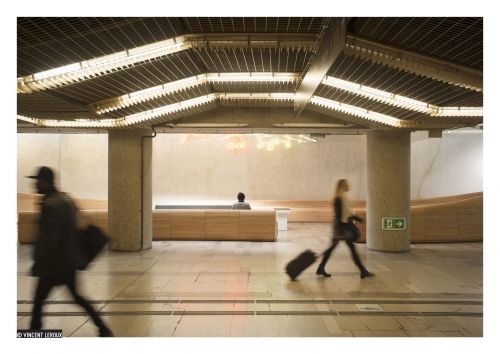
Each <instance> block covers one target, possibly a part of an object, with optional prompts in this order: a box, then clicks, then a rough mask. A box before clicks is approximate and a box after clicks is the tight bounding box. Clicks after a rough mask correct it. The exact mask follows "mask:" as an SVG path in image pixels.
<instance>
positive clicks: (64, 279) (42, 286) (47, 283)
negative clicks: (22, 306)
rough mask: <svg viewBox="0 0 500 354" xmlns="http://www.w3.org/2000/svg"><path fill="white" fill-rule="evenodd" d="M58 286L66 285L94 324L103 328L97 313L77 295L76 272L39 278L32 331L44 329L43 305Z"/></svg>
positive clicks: (32, 318)
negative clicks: (51, 291)
mask: <svg viewBox="0 0 500 354" xmlns="http://www.w3.org/2000/svg"><path fill="white" fill-rule="evenodd" d="M57 285H66V286H67V287H68V289H69V291H70V292H71V295H73V297H74V298H75V301H76V302H77V304H78V305H80V306H81V307H83V308H84V309H85V310H86V311H87V312H88V314H89V315H90V317H91V318H92V320H93V321H94V324H95V325H96V326H97V327H99V328H102V327H103V323H102V321H101V319H100V318H99V316H98V315H97V312H95V310H94V309H93V308H92V306H90V304H89V303H88V302H87V300H85V299H84V298H83V297H81V296H80V295H78V294H77V293H76V286H75V271H72V272H70V273H67V274H63V275H57V276H53V275H48V276H43V277H40V278H39V280H38V286H37V287H36V293H35V304H34V305H33V312H32V317H31V325H30V329H41V328H42V303H43V301H44V300H45V299H46V298H47V295H49V292H50V290H52V288H53V287H54V286H57Z"/></svg>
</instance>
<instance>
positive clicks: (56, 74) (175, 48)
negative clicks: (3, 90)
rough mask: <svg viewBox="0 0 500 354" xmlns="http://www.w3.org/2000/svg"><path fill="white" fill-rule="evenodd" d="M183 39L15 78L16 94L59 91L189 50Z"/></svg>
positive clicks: (168, 40)
mask: <svg viewBox="0 0 500 354" xmlns="http://www.w3.org/2000/svg"><path fill="white" fill-rule="evenodd" d="M183 38H184V37H176V38H175V39H167V40H165V41H161V42H157V43H154V44H149V45H145V46H141V47H138V48H134V49H130V50H126V51H122V52H119V53H114V54H111V55H106V56H103V57H99V58H96V59H91V60H87V61H82V62H79V63H74V64H71V65H66V66H63V67H60V68H56V69H51V70H47V71H43V72H40V73H36V74H34V75H30V76H25V77H22V78H18V80H17V81H18V82H17V86H18V92H25V93H29V91H28V90H26V88H24V89H23V86H27V87H28V88H29V89H30V90H32V91H40V90H45V89H47V88H54V87H58V86H61V85H65V84H68V83H72V82H75V81H79V80H83V79H85V78H86V77H90V76H97V75H101V74H102V73H105V72H106V71H112V70H116V69H119V68H122V67H126V66H128V65H133V64H135V63H138V62H141V61H144V60H148V59H153V58H157V57H159V56H162V55H167V54H171V53H175V52H179V51H181V50H185V49H188V48H191V45H190V44H185V43H184V42H183Z"/></svg>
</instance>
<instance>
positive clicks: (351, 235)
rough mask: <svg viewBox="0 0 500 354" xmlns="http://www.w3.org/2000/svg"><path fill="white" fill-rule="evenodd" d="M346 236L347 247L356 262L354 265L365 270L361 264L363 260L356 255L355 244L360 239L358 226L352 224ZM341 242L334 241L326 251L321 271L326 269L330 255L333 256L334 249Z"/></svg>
mask: <svg viewBox="0 0 500 354" xmlns="http://www.w3.org/2000/svg"><path fill="white" fill-rule="evenodd" d="M345 234H346V240H345V242H346V243H347V246H349V249H350V250H351V256H352V259H353V260H354V263H356V265H357V266H358V268H359V270H363V269H365V267H364V266H363V264H361V260H360V259H359V257H358V254H357V253H356V247H354V242H355V241H356V240H357V239H358V237H359V235H360V234H359V230H358V228H357V227H356V226H354V225H353V224H350V226H349V228H347V229H346V230H345ZM339 241H340V240H338V239H335V238H334V239H333V242H332V245H331V246H330V247H329V248H328V249H327V250H326V251H325V252H323V259H322V260H321V263H320V265H319V269H324V268H325V265H326V262H327V261H328V258H330V255H331V254H332V251H333V250H334V248H335V247H336V246H337V245H338V243H339Z"/></svg>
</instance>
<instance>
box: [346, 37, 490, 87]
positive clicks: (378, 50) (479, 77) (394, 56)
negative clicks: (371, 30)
mask: <svg viewBox="0 0 500 354" xmlns="http://www.w3.org/2000/svg"><path fill="white" fill-rule="evenodd" d="M344 53H346V54H347V55H355V56H357V57H360V58H362V59H363V60H365V61H368V60H369V61H372V62H375V63H379V64H383V65H387V66H389V67H394V68H396V69H398V70H404V71H409V72H411V73H413V74H417V75H421V76H425V77H429V78H432V79H434V80H439V81H443V82H447V83H450V84H453V85H457V86H460V87H465V88H468V89H471V90H476V91H480V92H482V91H483V71H482V70H478V69H474V68H471V67H468V66H465V65H461V64H457V63H454V62H451V61H448V60H444V59H440V58H436V57H434V56H430V55H425V54H420V53H417V52H414V51H411V50H408V49H403V48H401V47H397V46H393V45H388V44H385V43H381V42H378V41H375V40H373V39H368V38H366V37H363V36H360V35H354V34H348V35H347V42H346V44H345V48H344Z"/></svg>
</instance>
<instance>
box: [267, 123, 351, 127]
mask: <svg viewBox="0 0 500 354" xmlns="http://www.w3.org/2000/svg"><path fill="white" fill-rule="evenodd" d="M273 125H274V126H275V127H280V128H347V127H353V126H354V124H336V123H310V124H309V123H276V124H273Z"/></svg>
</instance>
